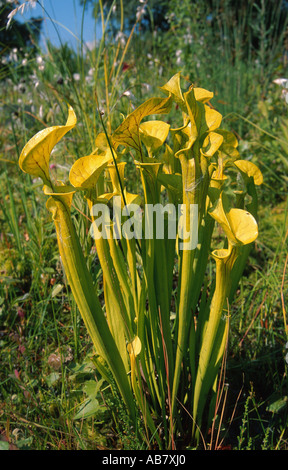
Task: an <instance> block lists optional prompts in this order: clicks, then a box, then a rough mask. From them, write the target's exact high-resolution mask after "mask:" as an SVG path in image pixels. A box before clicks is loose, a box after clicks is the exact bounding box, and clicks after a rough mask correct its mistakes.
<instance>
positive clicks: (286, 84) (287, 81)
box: [273, 78, 288, 88]
mask: <svg viewBox="0 0 288 470" xmlns="http://www.w3.org/2000/svg"><path fill="white" fill-rule="evenodd" d="M273 83H276V85H280V86H281V87H282V88H288V78H276V79H275V80H273Z"/></svg>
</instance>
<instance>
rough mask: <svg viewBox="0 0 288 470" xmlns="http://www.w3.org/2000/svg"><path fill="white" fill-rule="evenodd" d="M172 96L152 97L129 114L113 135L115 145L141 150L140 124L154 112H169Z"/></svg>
mask: <svg viewBox="0 0 288 470" xmlns="http://www.w3.org/2000/svg"><path fill="white" fill-rule="evenodd" d="M171 104H172V98H171V95H170V96H169V97H168V98H164V99H163V98H150V99H149V100H147V101H145V103H143V104H142V105H140V106H139V107H138V108H137V109H135V111H133V112H132V113H131V114H129V115H128V116H127V118H126V119H125V121H123V122H122V124H120V126H119V127H118V128H117V129H116V131H115V132H114V134H113V135H112V141H113V144H114V145H115V147H117V146H118V145H125V146H129V147H132V148H134V149H135V150H137V152H140V148H141V143H140V137H139V126H140V123H141V121H142V120H143V119H144V117H146V116H150V115H154V114H167V113H169V111H170V109H171Z"/></svg>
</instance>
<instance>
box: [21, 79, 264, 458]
mask: <svg viewBox="0 0 288 470" xmlns="http://www.w3.org/2000/svg"><path fill="white" fill-rule="evenodd" d="M160 90H161V92H162V93H163V96H162V97H155V98H150V99H148V100H147V101H145V102H144V103H143V104H142V105H140V106H139V107H138V108H137V109H135V110H134V111H133V112H132V113H131V114H129V115H128V116H127V117H126V118H125V119H124V120H123V122H122V123H121V124H120V125H119V126H118V127H117V128H116V129H115V130H114V131H112V130H111V129H112V128H111V126H110V125H109V126H108V127H109V133H108V132H107V130H106V127H107V126H105V123H104V121H103V117H102V116H100V119H101V123H102V125H103V128H100V129H99V134H98V136H97V138H96V141H95V148H94V149H93V150H92V152H91V154H90V155H86V156H83V157H81V158H79V159H77V160H76V161H75V162H74V164H73V165H72V167H71V169H70V174H69V181H55V180H53V179H52V177H51V175H50V173H49V157H50V154H51V151H52V150H53V148H54V147H55V145H56V144H57V143H58V142H59V141H60V140H61V139H62V138H63V137H64V136H65V134H66V133H67V132H69V131H70V130H71V129H72V128H74V127H75V126H76V116H75V113H74V110H73V108H72V107H71V106H70V105H68V119H67V122H66V124H65V125H63V126H54V127H50V128H47V129H44V130H43V131H40V132H38V133H37V134H36V135H35V136H34V137H32V138H31V140H29V142H28V143H27V144H26V145H25V147H24V148H23V150H22V153H21V155H20V159H19V165H20V168H21V169H22V170H23V171H24V172H26V173H29V174H30V175H32V176H34V177H40V178H41V179H42V181H43V184H44V186H43V191H44V193H45V194H46V195H47V197H48V200H47V204H46V205H47V209H48V210H49V211H50V212H51V214H52V219H53V221H54V224H55V229H56V234H57V240H58V247H59V255H60V257H61V260H62V263H63V268H64V271H65V274H66V277H67V280H68V284H69V286H70V289H71V293H72V295H73V297H74V299H75V301H76V303H77V306H78V309H79V312H80V314H81V316H82V319H83V321H84V323H85V325H86V328H87V331H88V333H89V335H90V337H91V341H92V343H93V346H94V353H95V354H94V363H95V365H96V367H97V369H98V371H99V373H100V374H101V375H102V376H103V377H104V378H105V380H106V381H108V382H110V383H112V382H113V383H114V384H115V385H116V387H117V389H118V391H119V394H120V395H121V397H122V400H123V403H124V405H125V407H126V409H127V413H128V414H129V416H130V419H131V422H132V424H133V425H134V427H135V429H136V421H137V419H139V416H140V417H141V420H142V422H143V427H142V428H143V429H142V431H141V430H139V429H138V430H137V432H140V433H142V434H141V437H142V438H143V439H145V440H146V442H147V447H148V448H155V446H157V447H158V448H159V449H176V448H178V447H179V448H180V447H181V446H182V448H183V447H187V446H191V445H197V444H199V439H200V435H201V434H204V435H205V432H206V431H207V430H208V429H209V426H211V422H212V420H213V418H214V414H213V407H214V408H215V395H216V393H217V387H218V386H219V369H220V366H221V363H222V360H223V356H224V353H225V349H226V347H227V339H228V334H229V315H230V306H231V304H232V302H233V297H234V296H235V294H236V293H237V286H238V283H239V280H240V278H241V276H242V273H243V270H244V267H245V264H246V262H247V258H248V255H249V251H250V249H251V247H252V246H253V242H254V241H255V240H256V238H257V236H258V225H257V194H256V189H255V188H256V186H258V185H260V184H261V183H262V175H261V172H260V170H259V169H258V167H257V166H256V165H255V164H253V163H252V162H250V161H246V160H241V158H240V154H239V151H238V141H237V139H236V137H235V135H234V134H233V133H232V132H230V131H227V130H224V129H222V128H220V126H221V120H222V116H221V114H220V113H219V112H218V111H217V110H216V109H215V108H214V107H213V106H212V105H211V104H210V100H212V98H213V93H212V92H210V91H207V90H204V89H202V88H199V87H194V86H190V88H189V89H188V91H186V92H183V91H182V88H181V76H180V73H177V74H176V75H174V76H173V77H172V78H171V79H170V80H169V81H168V82H167V83H166V84H165V85H164V86H162V87H161V88H160ZM176 112H178V115H179V118H180V119H181V125H176V126H171V124H170V119H171V118H170V116H171V115H173V116H175V115H176ZM159 115H162V116H164V117H163V119H164V120H159V119H158V116H159ZM165 116H166V119H165ZM110 118H111V116H110ZM177 119H178V118H177ZM131 155H132V157H133V162H134V165H135V172H136V174H137V175H138V176H139V184H140V187H141V191H140V192H139V193H138V192H137V193H135V194H133V193H129V192H128V191H127V180H126V176H125V175H126V165H127V156H129V158H130V156H131ZM237 184H239V185H240V187H239V186H237ZM76 193H77V194H81V195H82V196H83V201H84V202H85V204H88V207H89V211H90V215H91V230H90V235H89V236H91V237H92V238H93V243H95V247H96V252H97V257H98V260H99V263H100V266H101V272H102V280H103V287H104V305H103V304H101V303H100V300H99V296H98V293H97V283H96V280H95V279H93V276H92V274H91V273H90V272H89V269H88V267H87V260H86V259H85V257H84V254H83V250H82V247H81V239H80V238H79V237H78V235H77V232H76V230H75V227H74V225H73V220H72V217H71V204H72V200H73V197H74V196H75V194H76ZM156 219H157V220H156ZM219 234H220V236H219ZM221 238H222V239H221ZM219 240H220V241H219ZM210 259H211V260H212V263H214V264H213V269H212V270H210V272H212V273H214V274H213V276H215V278H214V279H211V278H210V277H209V276H210V274H209V273H208V270H207V267H208V264H209V263H210Z"/></svg>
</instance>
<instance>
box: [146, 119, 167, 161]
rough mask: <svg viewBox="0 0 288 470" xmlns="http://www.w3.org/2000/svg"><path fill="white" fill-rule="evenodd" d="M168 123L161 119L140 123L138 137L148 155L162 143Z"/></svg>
mask: <svg viewBox="0 0 288 470" xmlns="http://www.w3.org/2000/svg"><path fill="white" fill-rule="evenodd" d="M169 129H170V125H169V124H167V123H166V122H163V121H146V122H143V123H142V124H140V138H141V141H142V142H143V144H144V145H145V147H146V148H147V151H148V154H149V156H153V155H152V154H153V153H154V152H155V151H156V150H157V149H158V148H159V147H161V146H162V145H163V143H164V142H165V140H166V139H167V136H168V133H169Z"/></svg>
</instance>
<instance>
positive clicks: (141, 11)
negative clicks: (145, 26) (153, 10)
mask: <svg viewBox="0 0 288 470" xmlns="http://www.w3.org/2000/svg"><path fill="white" fill-rule="evenodd" d="M145 7H146V5H144V6H143V7H141V6H139V7H137V10H136V20H137V21H140V20H141V18H142V16H143V15H144V13H145Z"/></svg>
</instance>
